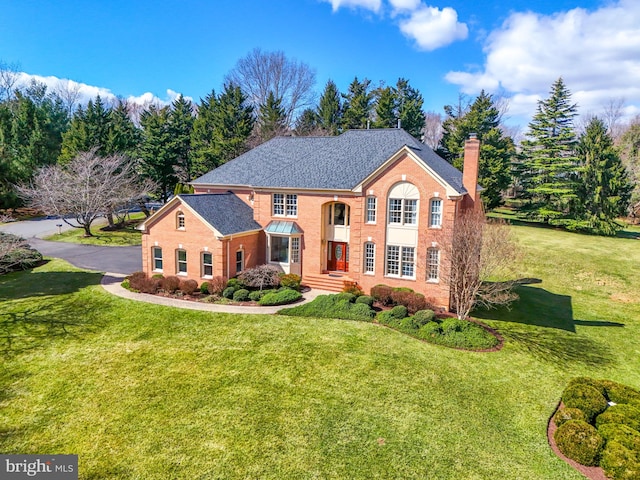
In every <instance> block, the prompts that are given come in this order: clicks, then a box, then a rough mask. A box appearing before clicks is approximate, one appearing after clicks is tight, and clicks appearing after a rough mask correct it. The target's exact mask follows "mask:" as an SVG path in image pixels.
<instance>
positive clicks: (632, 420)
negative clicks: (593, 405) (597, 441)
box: [596, 403, 640, 430]
mask: <svg viewBox="0 0 640 480" xmlns="http://www.w3.org/2000/svg"><path fill="white" fill-rule="evenodd" d="M607 423H617V424H621V425H627V426H628V427H631V428H633V429H634V430H640V410H638V409H637V408H636V407H634V406H633V405H629V404H626V403H620V404H618V405H613V406H611V407H609V408H607V409H606V410H605V411H604V412H602V413H601V414H600V415H598V416H597V417H596V427H598V428H600V426H601V425H605V424H607Z"/></svg>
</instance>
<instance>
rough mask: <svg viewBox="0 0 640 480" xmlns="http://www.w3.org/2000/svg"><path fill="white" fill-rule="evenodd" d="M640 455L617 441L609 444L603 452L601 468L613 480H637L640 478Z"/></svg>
mask: <svg viewBox="0 0 640 480" xmlns="http://www.w3.org/2000/svg"><path fill="white" fill-rule="evenodd" d="M639 458H640V454H638V452H634V451H633V450H630V449H628V448H627V447H625V446H624V445H622V443H620V442H619V441H617V440H611V441H608V442H607V445H606V447H605V448H604V450H603V452H602V459H601V460H600V466H601V467H602V469H603V470H604V473H605V475H606V476H607V477H608V478H611V479H613V480H637V479H638V478H640V461H639V460H638V459H639Z"/></svg>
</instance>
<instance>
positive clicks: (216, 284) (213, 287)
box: [209, 277, 227, 295]
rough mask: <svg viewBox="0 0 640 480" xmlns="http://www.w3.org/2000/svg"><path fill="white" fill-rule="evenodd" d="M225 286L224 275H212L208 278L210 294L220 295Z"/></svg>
mask: <svg viewBox="0 0 640 480" xmlns="http://www.w3.org/2000/svg"><path fill="white" fill-rule="evenodd" d="M225 288H227V279H226V278H224V277H213V278H212V279H211V280H209V293H210V294H211V295H222V292H224V289H225Z"/></svg>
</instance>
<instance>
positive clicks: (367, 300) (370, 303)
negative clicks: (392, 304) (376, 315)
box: [356, 295, 373, 307]
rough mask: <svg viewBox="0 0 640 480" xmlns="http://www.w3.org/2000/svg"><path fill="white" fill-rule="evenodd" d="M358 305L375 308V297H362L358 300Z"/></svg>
mask: <svg viewBox="0 0 640 480" xmlns="http://www.w3.org/2000/svg"><path fill="white" fill-rule="evenodd" d="M356 303H364V304H365V305H368V306H369V307H373V297H371V296H369V295H360V296H359V297H358V298H356Z"/></svg>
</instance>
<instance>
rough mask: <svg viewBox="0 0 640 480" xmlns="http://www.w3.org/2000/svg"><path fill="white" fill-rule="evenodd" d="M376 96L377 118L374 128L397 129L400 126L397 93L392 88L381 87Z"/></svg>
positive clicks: (373, 124)
mask: <svg viewBox="0 0 640 480" xmlns="http://www.w3.org/2000/svg"><path fill="white" fill-rule="evenodd" d="M374 95H375V112H376V118H375V120H374V121H373V123H372V126H373V127H374V128H396V127H397V126H398V116H397V115H398V111H397V107H398V105H397V102H398V96H397V93H396V91H395V90H394V89H393V88H391V87H380V88H378V89H377V90H376V91H375V94H374Z"/></svg>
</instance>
